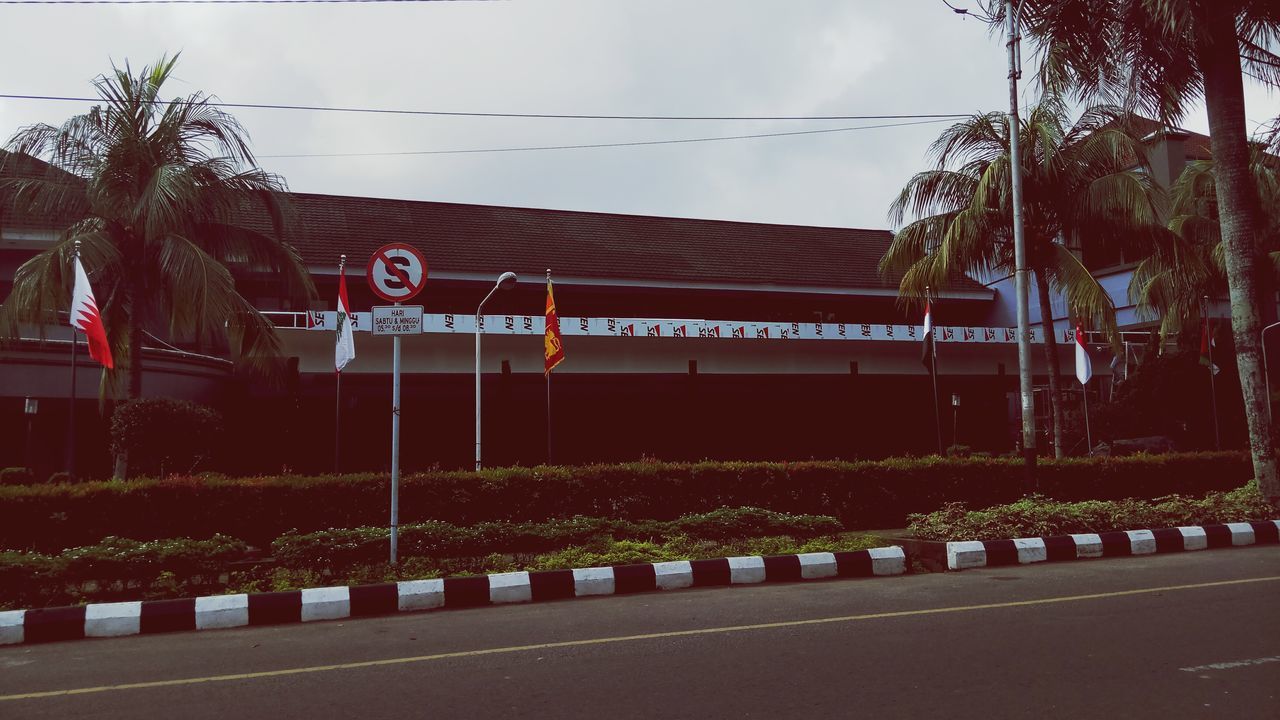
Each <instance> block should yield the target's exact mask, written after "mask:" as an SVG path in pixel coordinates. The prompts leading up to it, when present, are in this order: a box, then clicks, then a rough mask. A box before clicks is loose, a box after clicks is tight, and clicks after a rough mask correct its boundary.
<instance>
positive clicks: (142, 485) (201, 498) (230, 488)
mask: <svg viewBox="0 0 1280 720" xmlns="http://www.w3.org/2000/svg"><path fill="white" fill-rule="evenodd" d="M1022 473H1023V468H1022V463H1021V461H1020V460H1019V459H1015V458H977V457H972V458H939V457H927V458H899V459H891V460H884V461H879V462H871V461H864V462H804V463H739V462H730V463H719V462H717V463H713V462H705V463H696V464H671V463H633V464H628V465H589V466H583V467H534V468H503V469H494V470H484V471H482V472H479V473H473V472H427V473H415V474H410V475H407V476H405V477H404V478H403V480H402V482H401V486H400V518H401V521H402V522H404V523H405V524H415V523H425V522H428V521H432V520H435V521H440V522H447V523H451V524H454V525H473V524H475V523H479V522H497V521H501V522H508V523H520V522H541V521H546V520H551V519H561V518H573V517H575V516H584V517H593V518H614V519H619V520H632V521H637V520H645V519H653V520H672V519H675V518H678V517H680V516H681V515H684V514H688V513H705V512H710V511H712V510H715V509H716V508H721V507H740V506H751V507H759V508H765V509H768V510H773V511H777V512H787V513H795V514H805V515H830V516H832V517H835V518H837V519H838V520H839V521H840V522H842V523H843V524H844V526H845V527H847V528H850V529H868V528H890V527H902V526H903V525H904V524H905V523H906V518H907V515H908V514H909V513H920V512H929V511H932V510H936V509H938V508H940V507H942V506H943V505H944V504H945V503H948V502H966V503H969V504H970V506H977V507H985V506H989V505H996V504H999V503H1005V502H1012V501H1013V500H1016V499H1017V498H1019V497H1021V496H1022V495H1023V484H1022V483H1023V475H1022ZM1251 476H1252V466H1251V465H1250V463H1249V461H1248V458H1247V457H1246V456H1245V455H1244V454H1243V453H1231V452H1223V453H1189V454H1173V455H1158V456H1132V457H1122V458H1073V459H1064V460H1046V461H1042V462H1041V463H1040V464H1039V491H1040V492H1041V493H1043V494H1045V495H1046V496H1049V497H1053V498H1056V499H1058V500H1063V501H1075V500H1092V499H1100V500H1119V499H1123V498H1129V497H1136V498H1154V497H1160V496H1163V495H1168V494H1170V493H1181V494H1187V495H1200V494H1203V493H1205V492H1208V491H1211V490H1228V489H1231V488H1235V487H1239V486H1240V485H1241V484H1242V483H1244V482H1245V481H1247V480H1248V479H1249V478H1250V477H1251ZM389 496H390V483H389V480H388V478H387V476H386V475H375V474H361V475H341V476H331V475H330V476H318V477H301V476H276V477H252V478H227V477H221V476H171V477H167V478H162V479H139V480H129V481H125V482H84V483H76V484H71V485H26V486H14V487H0V547H7V548H13V549H27V548H31V549H61V548H64V547H70V546H74V545H84V544H89V543H93V542H97V541H98V540H99V539H100V538H102V537H105V536H107V535H115V536H119V537H134V538H139V539H154V538H166V537H177V536H183V535H195V536H198V537H200V536H208V535H212V534H214V533H223V534H226V535H230V536H232V537H238V538H243V539H244V540H246V541H247V542H249V543H251V544H253V545H257V546H265V545H266V544H267V543H270V542H271V540H273V539H275V538H276V537H278V536H280V535H281V534H283V533H285V532H287V531H289V530H291V529H293V530H297V531H298V532H300V533H309V532H314V531H318V530H324V529H326V528H335V527H336V528H343V527H345V528H358V527H364V526H378V525H382V524H383V523H385V522H386V513H387V498H388V497H389Z"/></svg>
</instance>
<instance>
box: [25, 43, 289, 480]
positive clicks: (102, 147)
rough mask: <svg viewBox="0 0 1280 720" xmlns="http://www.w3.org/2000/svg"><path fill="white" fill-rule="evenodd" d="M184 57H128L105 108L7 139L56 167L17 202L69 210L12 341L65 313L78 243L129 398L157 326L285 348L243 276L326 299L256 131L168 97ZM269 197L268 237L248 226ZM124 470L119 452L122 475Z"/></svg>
mask: <svg viewBox="0 0 1280 720" xmlns="http://www.w3.org/2000/svg"><path fill="white" fill-rule="evenodd" d="M177 59H178V58H177V56H174V57H173V58H172V59H169V58H161V59H160V61H159V62H157V63H156V64H155V65H152V66H149V67H143V68H142V69H141V71H139V72H138V73H137V74H136V75H135V74H133V72H132V70H131V68H130V67H129V65H128V64H127V63H126V64H125V67H124V68H117V67H114V66H113V68H112V72H111V73H110V74H109V75H103V76H99V77H98V78H97V79H96V80H95V81H94V86H95V88H96V89H97V91H98V94H99V95H100V96H101V98H102V104H101V105H98V106H95V107H93V108H92V109H90V110H89V112H88V113H86V114H84V115H79V116H76V117H73V118H71V119H70V120H68V121H66V122H65V123H63V124H62V126H60V127H52V126H50V125H43V124H41V125H33V126H30V127H26V128H23V129H22V130H20V131H18V133H17V134H15V135H14V137H13V138H12V139H11V140H10V141H9V143H8V144H7V146H6V150H8V152H9V154H8V155H7V159H8V160H13V159H15V158H17V159H24V158H25V159H26V160H25V162H27V163H30V160H29V157H34V158H38V159H40V160H43V161H45V162H46V163H47V164H48V166H49V171H48V172H47V173H45V174H43V175H41V176H39V177H26V178H18V179H14V180H10V181H9V182H8V183H7V185H8V189H9V190H10V191H11V192H12V193H13V195H14V197H15V203H16V206H17V208H18V210H19V211H21V212H29V213H35V214H40V215H44V216H51V217H57V218H60V219H61V220H62V221H63V222H65V223H67V229H66V231H65V232H64V233H63V234H62V236H61V238H60V240H59V242H58V243H57V244H56V245H54V246H53V247H51V248H49V249H48V250H45V251H44V252H42V253H40V254H39V255H37V256H36V257H34V258H32V259H31V260H29V261H28V262H26V263H25V264H23V265H22V267H20V268H19V269H18V271H17V272H16V273H15V275H14V285H13V291H12V293H11V294H10V295H9V298H8V299H7V301H6V302H5V303H4V305H3V306H0V321H3V322H2V323H0V329H3V331H4V333H5V334H7V335H8V336H10V337H14V336H16V335H17V329H18V325H19V324H20V323H34V324H37V325H40V326H43V325H45V324H48V323H51V322H54V321H55V320H56V317H57V311H58V310H59V309H60V308H65V307H66V306H67V298H68V296H69V290H70V286H71V284H72V271H71V255H72V247H73V243H75V242H76V241H79V242H80V243H81V246H82V250H81V257H82V262H83V263H84V265H85V269H86V271H87V272H89V273H90V274H91V276H92V278H93V284H94V291H95V295H96V296H97V298H98V301H99V304H100V306H101V309H102V316H103V321H104V323H105V325H106V328H107V337H108V338H109V339H110V342H111V344H112V348H111V350H112V355H113V356H114V357H115V359H116V365H117V372H123V373H127V377H128V385H127V396H128V397H129V398H136V397H138V396H139V395H140V394H141V392H142V345H143V336H144V335H145V334H152V333H157V332H159V333H164V332H167V333H168V334H169V335H170V336H171V337H174V338H177V339H179V340H184V341H189V342H193V343H195V344H196V345H197V346H201V345H203V344H206V343H210V342H217V341H219V340H224V341H226V342H228V344H229V346H230V347H229V349H230V350H231V351H232V353H233V355H236V356H238V357H239V358H241V359H244V360H247V361H250V362H264V359H265V358H269V357H271V356H274V355H277V354H278V352H277V351H278V347H279V340H278V338H277V337H276V335H275V332H274V329H273V327H272V325H271V323H270V322H268V321H267V320H266V319H265V318H263V317H262V316H261V315H260V314H259V313H258V312H257V311H256V310H255V309H254V307H253V306H252V305H251V304H250V303H249V302H248V301H247V300H245V298H243V297H242V296H241V295H240V294H239V292H238V291H237V289H236V280H235V277H236V275H239V274H244V273H249V272H263V271H266V272H271V273H275V274H277V275H279V276H280V277H282V279H283V280H284V281H285V283H286V285H287V287H288V292H289V294H290V295H291V296H292V297H293V298H294V299H296V300H301V301H305V300H307V299H309V298H310V297H311V296H313V295H314V289H313V287H312V285H311V281H310V278H309V276H308V275H307V272H306V269H305V268H304V266H303V264H302V261H301V259H300V257H299V256H298V254H297V252H296V251H295V250H294V249H293V248H292V247H291V246H290V245H288V244H287V243H285V242H283V241H282V240H281V238H282V237H283V233H284V230H285V224H286V222H285V214H286V210H287V207H286V205H285V204H284V200H283V198H284V196H283V195H282V194H281V193H282V192H283V191H284V189H285V185H284V181H283V180H282V179H281V178H280V177H278V176H276V175H273V174H271V173H267V172H265V171H263V170H261V169H259V168H257V167H255V164H254V160H253V155H252V153H251V152H250V150H249V146H248V141H247V136H246V134H245V131H244V129H243V128H242V127H241V126H240V124H239V123H237V122H236V120H235V119H234V118H233V117H231V116H230V115H228V114H226V113H224V112H222V111H221V110H219V109H218V108H217V107H215V106H214V105H213V104H212V103H211V99H210V98H209V97H208V96H206V95H204V94H203V93H195V94H193V95H190V96H188V97H186V98H179V99H174V100H170V101H163V100H161V98H160V92H161V88H162V86H163V85H164V83H165V81H166V80H167V79H168V78H169V76H170V74H171V73H172V72H173V68H174V65H175V63H176V62H177ZM257 206H260V207H261V209H260V210H257V213H256V214H257V215H258V216H260V217H265V218H270V223H266V222H263V223H260V224H263V225H266V224H269V225H270V226H271V230H270V233H264V232H258V231H256V230H254V229H251V228H249V227H244V226H242V225H240V224H237V221H238V220H240V219H244V218H248V217H250V216H251V215H252V214H254V213H255V209H256V208H257ZM166 326H167V327H166ZM126 471H127V467H126V466H125V465H124V464H123V463H122V462H121V461H120V459H117V475H120V476H122V475H124V474H125V472H126Z"/></svg>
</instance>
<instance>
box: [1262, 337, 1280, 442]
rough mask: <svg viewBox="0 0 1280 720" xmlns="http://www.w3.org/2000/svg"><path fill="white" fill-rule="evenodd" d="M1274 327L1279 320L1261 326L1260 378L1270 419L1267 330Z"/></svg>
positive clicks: (1269, 368)
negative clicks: (1263, 384)
mask: <svg viewBox="0 0 1280 720" xmlns="http://www.w3.org/2000/svg"><path fill="white" fill-rule="evenodd" d="M1274 327H1280V322H1274V323H1271V324H1270V325H1268V326H1266V327H1264V328H1262V379H1263V381H1264V382H1265V383H1266V388H1267V419H1268V420H1270V419H1271V415H1272V412H1271V366H1270V365H1268V364H1267V331H1268V330H1270V329H1271V328H1274Z"/></svg>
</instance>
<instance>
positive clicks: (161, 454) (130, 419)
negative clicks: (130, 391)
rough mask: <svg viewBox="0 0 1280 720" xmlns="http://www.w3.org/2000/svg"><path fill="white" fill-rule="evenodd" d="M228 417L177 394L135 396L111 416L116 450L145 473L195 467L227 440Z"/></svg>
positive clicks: (113, 448)
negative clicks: (225, 424) (224, 423)
mask: <svg viewBox="0 0 1280 720" xmlns="http://www.w3.org/2000/svg"><path fill="white" fill-rule="evenodd" d="M222 429H223V426H222V416H221V415H219V414H218V413H217V412H216V411H214V410H212V409H211V408H207V407H205V406H203V405H197V404H195V403H193V402H187V401H185V400H173V399H171V398H141V399H138V400H129V401H128V402H125V403H123V404H121V405H119V406H118V407H116V411H115V413H114V414H113V415H112V417H111V451H112V452H113V453H115V454H117V455H120V454H127V455H128V456H129V457H130V458H131V460H130V463H131V465H132V466H133V469H134V470H136V471H137V472H138V473H140V474H143V473H145V474H151V475H158V476H161V477H163V476H164V475H165V474H166V473H172V472H183V473H191V472H194V471H195V469H196V467H197V466H198V465H200V464H201V463H202V462H205V461H208V460H209V459H210V458H211V457H212V456H213V455H214V453H215V452H216V451H217V449H218V445H219V443H220V442H221V439H222Z"/></svg>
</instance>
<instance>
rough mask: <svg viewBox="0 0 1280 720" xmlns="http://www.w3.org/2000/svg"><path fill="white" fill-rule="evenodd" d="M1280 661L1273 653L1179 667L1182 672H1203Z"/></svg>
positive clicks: (1279, 657) (1279, 656)
mask: <svg viewBox="0 0 1280 720" xmlns="http://www.w3.org/2000/svg"><path fill="white" fill-rule="evenodd" d="M1273 662H1280V655H1272V656H1271V657H1264V658H1254V659H1252V660H1236V661H1235V662H1220V663H1210V664H1208V665H1197V666H1195V667H1185V668H1178V669H1179V670H1181V671H1182V672H1201V671H1202V670H1230V669H1232V668H1238V667H1249V666H1250V665H1266V664H1267V663H1273Z"/></svg>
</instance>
